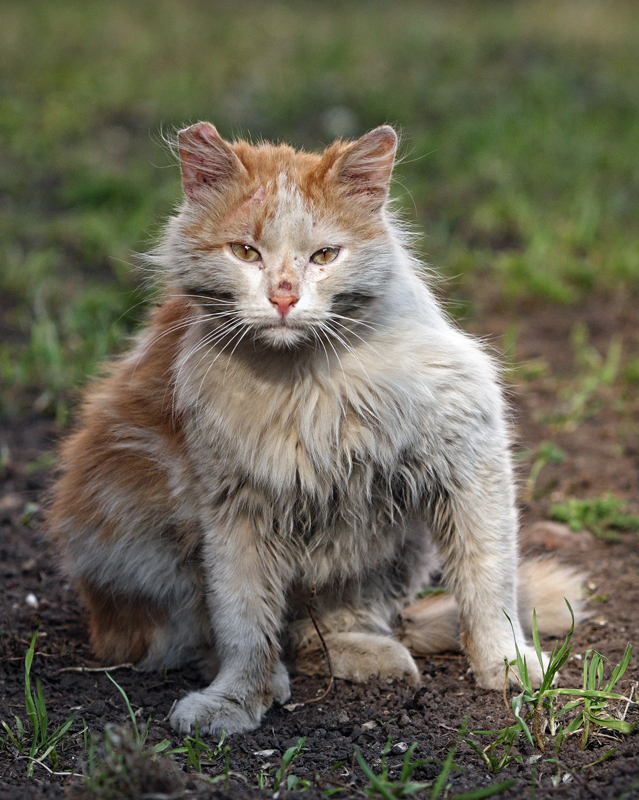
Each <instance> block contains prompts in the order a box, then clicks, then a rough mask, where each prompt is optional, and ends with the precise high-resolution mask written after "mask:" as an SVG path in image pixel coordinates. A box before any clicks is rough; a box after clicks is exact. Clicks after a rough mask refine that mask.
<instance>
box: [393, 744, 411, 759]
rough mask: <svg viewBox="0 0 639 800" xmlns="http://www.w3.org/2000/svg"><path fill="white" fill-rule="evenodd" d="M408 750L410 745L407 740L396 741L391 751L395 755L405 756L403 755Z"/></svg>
mask: <svg viewBox="0 0 639 800" xmlns="http://www.w3.org/2000/svg"><path fill="white" fill-rule="evenodd" d="M407 750H408V745H407V744H406V742H396V744H394V745H393V746H392V747H391V753H392V754H393V755H394V756H403V755H404V753H405V752H406V751H407Z"/></svg>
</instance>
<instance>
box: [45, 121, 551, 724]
mask: <svg viewBox="0 0 639 800" xmlns="http://www.w3.org/2000/svg"><path fill="white" fill-rule="evenodd" d="M396 144H397V137H396V135H395V132H394V131H393V129H392V128H390V127H388V126H383V127H380V128H376V129H375V130H373V131H372V132H371V133H369V134H367V135H366V136H364V137H363V138H361V139H359V140H358V141H355V142H344V141H338V142H336V143H334V144H333V145H332V146H330V147H329V148H328V149H326V150H325V152H323V153H321V154H310V153H304V152H297V151H294V150H293V149H291V148H290V147H287V146H285V145H280V146H274V145H270V144H260V145H258V146H253V145H250V144H248V143H247V142H244V141H237V142H234V143H228V142H226V141H224V140H223V139H222V138H221V137H220V136H219V134H218V133H217V131H216V129H215V128H214V127H213V126H212V125H210V124H208V123H198V124H196V125H193V126H191V127H190V128H187V129H186V130H183V131H181V133H180V134H179V151H180V159H181V166H182V181H183V188H184V194H185V198H184V203H183V205H182V207H181V209H180V210H179V213H178V214H177V215H176V216H175V217H174V218H173V219H172V220H171V221H170V223H169V225H168V227H167V230H166V234H165V236H164V239H163V241H162V243H161V245H160V246H159V247H158V249H157V250H156V252H155V253H154V255H153V260H154V262H155V263H156V264H159V265H160V266H161V268H162V271H163V276H164V277H163V281H164V297H163V301H162V303H161V304H160V305H159V307H157V308H155V309H154V310H153V311H152V313H151V314H150V317H149V320H148V323H147V325H146V328H145V329H144V331H143V332H142V334H141V335H140V337H139V339H138V340H137V342H136V343H135V346H134V347H133V349H132V350H131V351H130V352H129V353H128V354H127V355H126V356H125V357H124V358H123V359H121V360H120V361H118V362H116V363H115V364H114V365H112V367H111V369H110V373H109V375H108V377H106V378H105V379H103V380H101V381H98V382H97V383H95V384H94V386H93V387H92V389H91V390H90V391H89V393H88V396H87V399H86V402H85V405H84V410H83V412H82V415H81V419H80V422H79V425H78V428H77V430H76V431H75V433H74V434H73V435H72V436H71V437H70V438H69V439H68V440H67V442H66V444H65V445H64V447H63V449H62V455H61V474H60V477H59V479H58V482H57V484H56V485H55V487H54V502H53V506H52V508H51V511H50V514H49V523H50V527H51V530H52V534H53V536H54V538H55V539H56V540H57V542H58V544H59V546H60V548H61V550H62V554H63V563H64V566H65V569H66V571H67V572H68V574H69V575H70V576H71V577H72V578H73V579H74V580H75V581H76V582H77V584H78V586H79V588H80V591H81V593H82V595H83V597H84V600H85V601H86V603H87V605H88V608H89V612H90V628H91V638H92V643H93V647H94V649H95V651H96V653H97V654H98V655H99V657H100V658H102V659H104V660H105V661H111V662H123V661H127V662H128V661H135V662H138V664H139V665H140V667H142V668H144V669H159V668H162V667H175V666H178V665H179V664H181V663H183V662H185V661H188V660H191V659H201V660H202V659H203V660H204V661H205V662H207V663H208V665H209V667H210V668H211V669H212V670H213V671H214V672H215V678H214V680H213V682H212V683H211V684H210V685H209V686H208V687H207V688H205V689H203V690H202V691H198V692H192V693H191V694H189V695H187V696H186V697H184V698H183V699H181V700H180V702H179V703H178V704H177V706H176V708H175V710H174V712H173V715H172V723H173V725H174V726H175V727H176V728H177V729H178V730H180V731H182V732H187V731H193V730H194V729H195V726H196V724H197V725H198V726H199V731H200V733H219V732H220V731H222V730H225V731H226V732H227V733H233V732H238V731H247V730H251V729H254V728H255V727H257V726H258V725H259V723H260V720H261V718H262V715H263V714H264V712H265V711H266V710H267V709H268V708H269V706H270V705H271V703H272V702H273V700H277V701H279V702H282V701H285V700H286V699H287V698H288V697H289V682H288V673H287V669H286V667H285V666H284V663H283V661H282V657H283V654H285V655H286V656H287V657H288V658H289V659H290V660H295V659H297V662H298V666H299V667H300V668H302V669H304V668H306V669H307V671H314V670H316V669H317V667H318V664H321V655H320V643H319V641H318V637H317V634H316V632H315V629H314V627H313V625H312V624H311V621H310V619H309V616H308V603H309V602H310V600H311V596H313V601H312V602H313V608H314V614H315V616H316V618H317V620H318V623H319V626H320V627H321V629H322V630H323V633H324V636H325V639H326V643H327V645H328V648H329V650H330V653H331V656H332V662H333V667H334V671H335V674H336V675H337V676H338V677H344V678H348V679H352V680H365V679H367V678H368V677H370V676H371V675H373V676H378V677H382V678H400V679H401V678H403V679H406V680H409V681H412V682H417V681H418V679H419V673H418V670H417V667H416V665H415V662H414V661H413V658H412V656H411V655H410V653H409V651H408V649H407V648H406V647H404V645H403V644H401V643H400V641H399V640H398V639H397V638H395V636H394V633H395V632H396V630H395V626H396V625H397V624H398V621H399V615H400V612H401V611H402V608H403V607H404V606H405V605H406V604H407V602H409V601H410V600H411V599H412V598H414V596H415V594H416V593H417V592H418V591H419V589H421V588H422V587H423V585H424V583H425V582H426V581H427V580H428V573H429V569H430V565H431V564H432V559H433V546H432V543H434V545H435V546H436V548H437V551H438V556H437V557H438V559H439V563H440V564H441V568H442V571H443V574H444V578H445V580H446V582H447V583H448V585H449V586H450V587H451V588H452V589H453V591H454V595H455V598H456V607H455V608H452V610H451V605H450V601H448V603H447V612H446V613H447V615H448V618H447V619H448V622H451V614H452V618H453V619H452V626H451V627H450V628H447V629H446V630H447V633H445V634H442V631H441V628H440V629H438V628H437V624H435V627H434V638H433V639H432V641H431V640H430V639H429V635H428V630H427V628H426V627H423V628H422V629H421V630H420V631H415V630H414V631H413V632H412V634H411V632H410V631H408V632H407V633H406V635H405V641H407V642H415V641H418V643H419V648H420V649H421V651H428V650H429V649H430V650H431V651H432V650H434V649H437V648H438V647H441V646H451V645H454V644H455V643H456V636H457V634H456V626H459V624H460V625H461V642H462V645H463V649H464V651H465V653H466V654H467V656H468V659H469V661H470V665H471V667H472V670H473V672H474V674H475V677H476V680H477V682H478V683H479V685H480V686H483V687H488V688H492V689H500V688H502V687H503V684H504V657H506V658H508V659H512V658H514V656H515V638H516V640H517V643H518V645H519V649H520V651H521V652H522V653H524V654H526V655H527V656H528V659H527V660H528V669H529V672H530V673H531V675H532V677H533V679H534V680H537V681H538V680H539V679H540V676H541V667H540V665H539V662H538V659H537V657H536V655H535V654H534V651H533V650H532V649H531V648H530V647H529V646H528V645H527V644H526V641H525V638H524V634H523V633H522V628H521V625H520V622H519V620H518V612H517V596H516V595H517V591H516V575H517V559H518V556H517V513H516V509H515V491H514V483H513V475H512V469H511V460H510V454H509V431H508V425H507V423H506V420H505V412H504V403H503V400H502V394H501V390H500V387H499V385H498V379H497V373H496V369H495V366H494V365H493V363H492V361H491V359H490V358H489V356H488V355H487V354H486V353H485V352H484V350H483V349H482V347H481V346H480V345H479V344H478V343H477V342H476V341H474V340H473V339H472V338H470V337H469V336H467V335H465V334H464V333H462V332H460V331H459V330H457V329H456V328H455V327H453V326H452V325H451V323H450V322H449V321H448V320H447V319H446V317H445V316H444V314H443V313H442V311H441V309H440V308H439V306H438V304H437V302H436V301H435V299H434V297H433V295H432V294H431V292H430V291H429V289H428V287H427V285H426V283H425V282H424V280H423V277H422V274H421V271H420V265H419V263H418V262H417V261H416V260H415V258H414V257H413V256H412V255H411V254H410V252H409V251H408V250H407V247H406V244H405V236H404V234H403V233H402V230H401V228H400V227H399V226H398V225H397V223H396V222H395V220H394V219H393V216H392V214H390V213H389V211H388V209H387V198H388V187H389V183H390V179H391V171H392V167H393V161H394V156H395V150H396ZM562 588H563V587H562ZM556 594H557V597H553V598H552V602H555V601H556V602H559V599H558V598H560V597H561V594H562V592H561V590H558V591H557V593H556ZM546 599H548V598H546ZM504 612H506V613H507V614H508V617H510V621H509V619H508V617H507V616H506V613H504ZM405 616H406V615H405ZM409 616H410V615H409ZM417 616H419V615H417ZM458 619H459V621H460V623H458V622H457V620H458ZM422 622H423V621H422ZM511 622H512V627H511ZM406 624H407V625H409V624H410V619H409V620H408V621H407V622H406ZM423 625H426V623H425V622H423ZM438 630H439V633H438ZM438 636H439V639H438Z"/></svg>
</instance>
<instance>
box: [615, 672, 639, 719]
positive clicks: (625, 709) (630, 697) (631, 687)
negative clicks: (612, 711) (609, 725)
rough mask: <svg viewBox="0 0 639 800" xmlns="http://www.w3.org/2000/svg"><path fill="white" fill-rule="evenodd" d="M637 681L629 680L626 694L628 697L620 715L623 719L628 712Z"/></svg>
mask: <svg viewBox="0 0 639 800" xmlns="http://www.w3.org/2000/svg"><path fill="white" fill-rule="evenodd" d="M638 686H639V683H637V681H630V694H629V695H628V699H627V700H626V707H625V708H624V710H623V714H622V715H621V717H620V719H621V720H622V721H623V720H625V718H626V714H627V713H628V709H629V708H630V703H632V695H633V694H634V693H635V691H636V689H637V687H638Z"/></svg>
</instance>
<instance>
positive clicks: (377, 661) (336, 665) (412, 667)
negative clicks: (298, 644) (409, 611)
mask: <svg viewBox="0 0 639 800" xmlns="http://www.w3.org/2000/svg"><path fill="white" fill-rule="evenodd" d="M326 646H327V647H328V651H329V653H330V656H331V664H332V667H333V675H334V676H335V677H336V678H343V679H345V680H348V681H354V682H356V683H362V682H363V681H366V680H368V679H369V678H378V679H379V680H403V681H406V682H407V683H412V684H417V683H419V681H420V678H419V670H418V669H417V666H416V664H415V662H414V661H413V657H412V656H411V654H410V653H409V652H408V650H407V649H406V648H405V647H404V645H403V644H401V643H400V642H398V641H397V639H393V638H392V637H391V636H383V635H380V634H374V633H364V632H359V631H348V632H343V633H332V634H329V635H328V636H327V637H326ZM296 664H297V669H298V671H299V672H301V673H303V674H306V675H317V674H320V673H323V672H324V671H325V669H324V668H323V659H322V657H321V654H320V653H318V652H317V651H316V650H314V649H312V648H309V649H308V650H304V651H302V652H300V653H299V654H298V657H297V661H296Z"/></svg>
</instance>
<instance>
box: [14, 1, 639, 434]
mask: <svg viewBox="0 0 639 800" xmlns="http://www.w3.org/2000/svg"><path fill="white" fill-rule="evenodd" d="M2 17H3V24H2V26H1V28H0V66H1V68H2V72H3V75H4V76H5V77H4V79H3V93H2V95H1V97H0V141H2V145H1V155H2V158H1V159H0V192H1V193H2V195H3V197H4V198H5V199H4V200H3V209H2V211H3V215H2V223H1V225H0V295H1V296H2V315H3V323H2V324H3V333H4V334H5V336H4V337H3V338H4V342H3V344H2V346H1V347H0V377H1V378H2V383H3V386H4V387H5V391H4V393H3V399H2V409H3V410H4V413H16V412H19V411H21V410H23V409H24V408H25V402H26V401H28V405H29V406H32V405H33V404H34V403H35V408H36V410H37V411H48V412H49V413H56V414H57V415H58V416H59V418H60V420H61V421H64V419H65V418H66V413H67V404H68V399H69V396H70V393H71V390H72V387H74V386H76V385H77V384H78V383H81V382H82V381H83V380H85V379H86V376H87V375H89V374H91V373H93V372H95V370H96V365H97V364H98V363H99V361H100V360H101V359H102V358H103V357H104V355H105V354H106V353H110V352H114V351H117V350H118V349H120V348H122V347H123V346H124V343H125V336H126V334H127V333H128V332H130V331H131V330H132V329H133V327H134V326H135V324H136V320H138V319H139V318H140V314H141V311H142V309H141V307H139V306H137V304H138V303H140V301H144V299H145V297H146V295H147V292H146V291H145V290H143V291H137V287H138V284H139V282H140V276H139V275H135V274H134V273H133V272H132V269H131V267H130V266H129V264H130V262H131V261H132V253H134V252H135V251H140V250H143V249H145V248H146V247H147V246H148V244H149V242H150V241H151V240H152V238H153V236H154V235H155V233H156V232H157V229H158V226H159V224H160V223H161V220H162V219H163V218H164V217H165V216H166V215H167V214H168V213H169V212H170V211H171V209H172V208H173V207H174V205H175V203H176V202H177V201H178V200H179V195H180V192H179V177H178V171H177V169H176V168H175V167H173V166H171V167H170V168H167V167H169V166H170V165H171V164H172V160H171V158H170V156H169V154H168V153H167V151H166V149H165V148H164V147H163V146H162V144H161V142H160V139H161V134H162V131H163V130H167V129H170V128H172V127H173V126H181V125H183V124H186V123H188V122H191V121H194V120H197V119H202V118H204V119H210V120H212V121H214V122H215V123H216V124H217V125H218V127H219V128H220V130H221V131H222V133H223V134H225V135H227V136H233V135H236V134H242V135H244V134H248V135H252V136H253V137H255V138H258V137H261V136H263V137H265V138H271V139H278V140H286V141H290V142H292V143H293V144H295V145H300V146H306V147H317V146H318V145H320V144H322V143H327V142H328V141H330V140H331V139H332V138H333V137H334V136H335V135H339V134H343V135H347V136H356V135H359V134H361V133H363V132H364V131H365V130H367V129H369V128H371V127H373V126H375V125H378V124H380V123H381V122H385V121H390V122H392V123H394V124H396V125H398V126H399V127H400V128H401V129H402V131H403V132H404V145H403V153H404V160H403V163H401V164H400V165H399V167H398V172H397V176H398V182H397V185H396V194H397V195H398V196H399V197H400V203H401V205H402V206H403V207H405V208H406V210H407V213H408V215H409V216H414V217H415V218H416V219H417V221H418V222H419V224H420V226H422V227H423V229H424V230H425V232H426V234H427V238H426V239H424V241H423V250H424V254H425V255H426V256H427V258H428V259H429V260H430V261H431V263H432V264H433V266H434V267H435V268H436V270H437V271H438V272H440V273H442V274H444V275H446V276H448V277H449V283H448V287H447V291H448V294H449V297H451V298H452V299H453V300H458V301H460V302H464V303H465V304H466V305H465V307H467V305H468V302H469V297H470V296H471V294H472V290H473V287H474V286H475V284H476V282H477V281H478V280H484V279H485V278H486V277H488V278H493V279H494V282H495V285H496V286H498V287H499V291H500V292H501V295H502V297H503V298H504V299H505V300H506V301H514V300H517V299H518V298H522V297H537V298H541V299H543V300H545V301H552V302H557V303H571V302H574V301H576V300H579V299H580V298H582V297H585V296H587V295H588V294H590V293H592V292H602V291H603V292H605V291H609V290H611V289H612V288H613V287H617V286H620V285H621V286H625V287H628V288H636V287H637V285H638V283H639V249H638V248H637V246H636V242H637V233H638V230H639V213H638V212H639V191H638V190H639V169H638V168H637V159H636V142H637V140H638V138H639V114H637V107H638V105H639V62H638V61H637V59H636V52H637V49H638V46H639V8H638V7H637V6H636V4H631V3H629V2H622V0H618V1H616V2H615V1H614V0H613V1H612V2H605V3H604V2H594V0H584V2H579V3H576V2H574V0H559V2H550V0H544V1H543V2H539V1H537V0H535V1H533V0H531V1H530V2H523V3H501V2H499V3H491V4H485V3H481V4H479V3H478V4H471V3H462V2H451V3H443V2H428V3H422V2H416V0H414V1H410V2H401V3H397V4H393V5H392V7H391V6H389V5H384V4H379V3H376V2H372V0H369V1H368V2H362V3H350V4H346V3H319V2H311V1H310V0H307V1H306V2H302V3H296V4H293V3H278V4H270V3H258V2H250V0H247V2H245V3H243V4H242V6H241V9H239V7H238V6H237V5H236V4H222V3H210V2H204V0H199V1H198V0H194V1H193V2H190V3H174V2H170V0H153V2H152V1H151V0H142V1H141V2H139V3H135V4H131V3H125V2H124V0H114V2H111V3H105V4H97V3H83V2H81V1H80V0H48V1H47V2H45V1H44V0H32V1H31V2H29V3H24V2H21V1H19V0H7V1H6V2H5V3H3V12H2ZM247 19H250V25H249V26H247V25H246V20H247ZM471 311H472V308H471ZM632 375H634V373H633V372H632V370H631V374H630V378H632ZM26 390H28V392H27V394H26V395H25V391H26ZM25 398H26V400H25Z"/></svg>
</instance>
